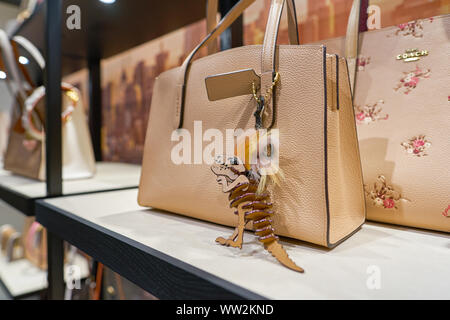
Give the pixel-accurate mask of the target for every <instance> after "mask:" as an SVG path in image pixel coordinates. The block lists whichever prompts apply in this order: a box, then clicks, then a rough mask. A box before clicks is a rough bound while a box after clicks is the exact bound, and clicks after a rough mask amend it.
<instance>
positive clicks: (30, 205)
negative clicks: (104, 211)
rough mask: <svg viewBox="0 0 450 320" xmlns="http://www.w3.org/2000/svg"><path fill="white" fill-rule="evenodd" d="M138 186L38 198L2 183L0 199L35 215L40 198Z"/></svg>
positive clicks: (127, 188)
mask: <svg viewBox="0 0 450 320" xmlns="http://www.w3.org/2000/svg"><path fill="white" fill-rule="evenodd" d="M136 188H137V186H130V187H121V188H111V189H104V190H94V191H86V192H78V193H70V194H63V195H61V196H57V197H38V198H30V197H28V196H26V195H24V194H22V193H19V192H17V191H14V190H11V189H9V188H8V187H5V186H1V185H0V200H3V201H4V202H5V203H7V204H8V205H10V206H11V207H13V208H14V209H16V210H18V211H20V212H21V213H23V214H24V215H25V216H28V217H34V216H35V205H36V201H38V200H45V199H52V198H59V197H72V196H81V195H87V194H94V193H100V192H112V191H122V190H130V189H136Z"/></svg>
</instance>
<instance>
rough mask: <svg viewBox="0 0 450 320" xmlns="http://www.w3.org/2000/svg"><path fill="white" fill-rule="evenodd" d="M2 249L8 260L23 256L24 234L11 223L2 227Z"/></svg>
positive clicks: (0, 236)
mask: <svg viewBox="0 0 450 320" xmlns="http://www.w3.org/2000/svg"><path fill="white" fill-rule="evenodd" d="M0 250H1V254H2V255H3V256H4V257H5V258H6V260H7V261H8V262H12V261H16V260H19V259H21V258H23V243H22V234H21V233H20V232H17V231H16V229H14V227H13V226H11V225H9V224H7V225H3V226H1V227H0Z"/></svg>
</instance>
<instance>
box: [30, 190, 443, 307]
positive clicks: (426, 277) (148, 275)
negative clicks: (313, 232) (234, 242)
mask: <svg viewBox="0 0 450 320" xmlns="http://www.w3.org/2000/svg"><path fill="white" fill-rule="evenodd" d="M136 198H137V190H136V189H134V190H123V191H114V192H105V193H96V194H90V195H81V196H75V197H61V198H56V199H48V200H41V201H38V204H37V213H36V217H37V220H38V221H39V222H40V223H42V224H43V225H44V226H45V227H46V228H47V229H48V230H49V231H51V232H53V233H55V234H56V235H58V236H63V237H64V239H67V240H68V241H69V242H70V243H72V244H74V245H75V246H76V247H78V248H80V249H81V250H83V251H84V252H86V253H88V254H89V255H91V256H92V257H93V258H94V259H97V260H99V261H102V262H103V263H104V264H105V265H106V266H108V267H109V268H111V269H112V270H113V271H115V272H118V273H120V274H121V275H123V276H124V277H126V278H128V279H129V280H131V281H133V282H134V283H135V284H137V285H138V286H140V287H142V288H143V289H145V290H148V291H149V292H150V293H151V294H153V295H155V296H157V297H159V298H162V299H261V298H269V299H301V300H303V299H449V298H450V292H449V290H448V283H450V274H449V273H448V272H447V271H448V270H449V268H450V260H449V259H446V256H447V255H448V246H449V243H450V237H449V235H448V234H444V233H437V232H431V231H423V230H414V229H409V228H402V227H394V226H386V225H380V224H372V223H367V224H365V225H364V226H363V227H362V229H361V230H359V231H358V232H357V233H356V234H355V235H354V236H352V237H351V238H350V239H348V240H347V241H345V242H344V243H342V244H341V245H339V246H338V247H337V248H335V249H333V250H329V249H326V248H323V247H318V246H314V245H310V244H306V243H304V242H300V241H294V240H286V239H282V243H283V246H284V247H285V248H286V250H287V251H288V253H289V256H290V257H291V258H292V259H293V260H294V261H295V262H297V263H298V264H299V265H300V266H302V267H303V268H305V273H304V274H299V273H296V272H293V271H291V270H288V269H286V268H284V267H283V266H281V265H280V264H279V263H278V262H277V261H276V260H275V259H274V258H273V257H272V256H271V255H270V254H269V253H268V252H266V251H264V250H261V244H260V243H259V242H258V241H257V239H256V237H255V235H254V234H253V233H251V232H247V233H246V234H245V237H244V246H243V248H242V250H239V249H237V248H230V247H222V246H220V245H218V244H216V243H215V239H216V237H218V236H221V235H222V236H225V235H228V234H230V233H231V232H232V230H231V228H228V227H223V226H219V225H216V224H212V223H208V222H204V221H200V220H196V219H192V218H189V217H183V216H180V215H174V214H171V213H168V212H163V211H158V210H152V209H146V208H141V207H139V206H138V205H137V204H136ZM418 275H420V276H418Z"/></svg>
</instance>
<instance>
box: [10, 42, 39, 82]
mask: <svg viewBox="0 0 450 320" xmlns="http://www.w3.org/2000/svg"><path fill="white" fill-rule="evenodd" d="M11 47H12V49H13V52H14V57H15V58H16V61H19V58H20V53H19V48H18V46H17V43H16V42H15V41H11ZM17 65H18V66H19V70H20V71H22V75H23V77H24V79H25V81H26V82H27V83H28V85H29V86H30V87H31V90H33V89H35V88H36V85H35V84H34V81H33V79H31V75H30V73H29V72H28V69H27V68H26V67H25V66H24V65H23V64H21V63H18V64H17Z"/></svg>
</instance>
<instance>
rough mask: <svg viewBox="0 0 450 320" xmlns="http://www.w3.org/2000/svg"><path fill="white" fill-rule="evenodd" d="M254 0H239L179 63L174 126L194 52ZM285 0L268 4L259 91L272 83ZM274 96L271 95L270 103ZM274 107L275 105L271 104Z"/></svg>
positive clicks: (180, 112)
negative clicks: (180, 63)
mask: <svg viewBox="0 0 450 320" xmlns="http://www.w3.org/2000/svg"><path fill="white" fill-rule="evenodd" d="M254 1H255V0H240V1H239V2H238V3H236V4H235V5H234V6H233V8H232V9H231V10H230V11H229V12H228V13H227V14H226V15H225V17H223V18H222V20H221V21H220V22H219V23H218V24H217V26H216V27H215V28H214V30H213V31H212V32H211V33H209V34H208V35H207V36H206V37H205V38H204V39H203V41H202V42H201V43H200V44H199V45H198V46H197V47H196V48H195V49H194V50H193V51H192V52H191V53H190V54H189V55H188V56H187V58H186V59H185V60H184V62H183V64H182V65H181V72H180V78H179V80H178V84H177V87H178V92H177V98H176V112H175V115H176V116H175V119H174V120H175V122H174V126H176V127H177V128H179V129H180V128H182V127H183V118H184V105H185V97H186V84H187V78H188V72H189V67H190V64H191V61H192V59H193V57H194V56H195V54H196V53H197V52H198V51H199V50H200V49H201V48H203V47H204V46H206V45H209V44H210V43H211V42H212V41H213V40H214V39H216V38H217V37H218V36H219V35H220V34H221V33H222V32H224V31H225V30H226V29H227V28H228V27H229V26H230V25H231V24H232V23H233V22H234V21H235V20H236V19H237V18H238V17H239V16H240V15H241V14H242V12H243V11H244V10H245V9H246V8H248V7H249V6H250V5H251V4H252V3H253V2H254ZM285 2H286V0H273V1H272V4H271V6H270V12H269V18H268V21H267V26H266V34H265V36H264V43H263V49H262V58H261V62H262V63H261V71H262V72H261V91H262V92H265V91H266V90H267V88H268V87H270V86H271V85H272V82H273V79H274V76H275V74H276V72H275V58H276V40H277V35H278V28H279V24H280V18H281V13H282V11H283V6H284V3H285ZM273 101H274V98H273V97H272V103H273ZM273 108H275V106H273Z"/></svg>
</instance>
